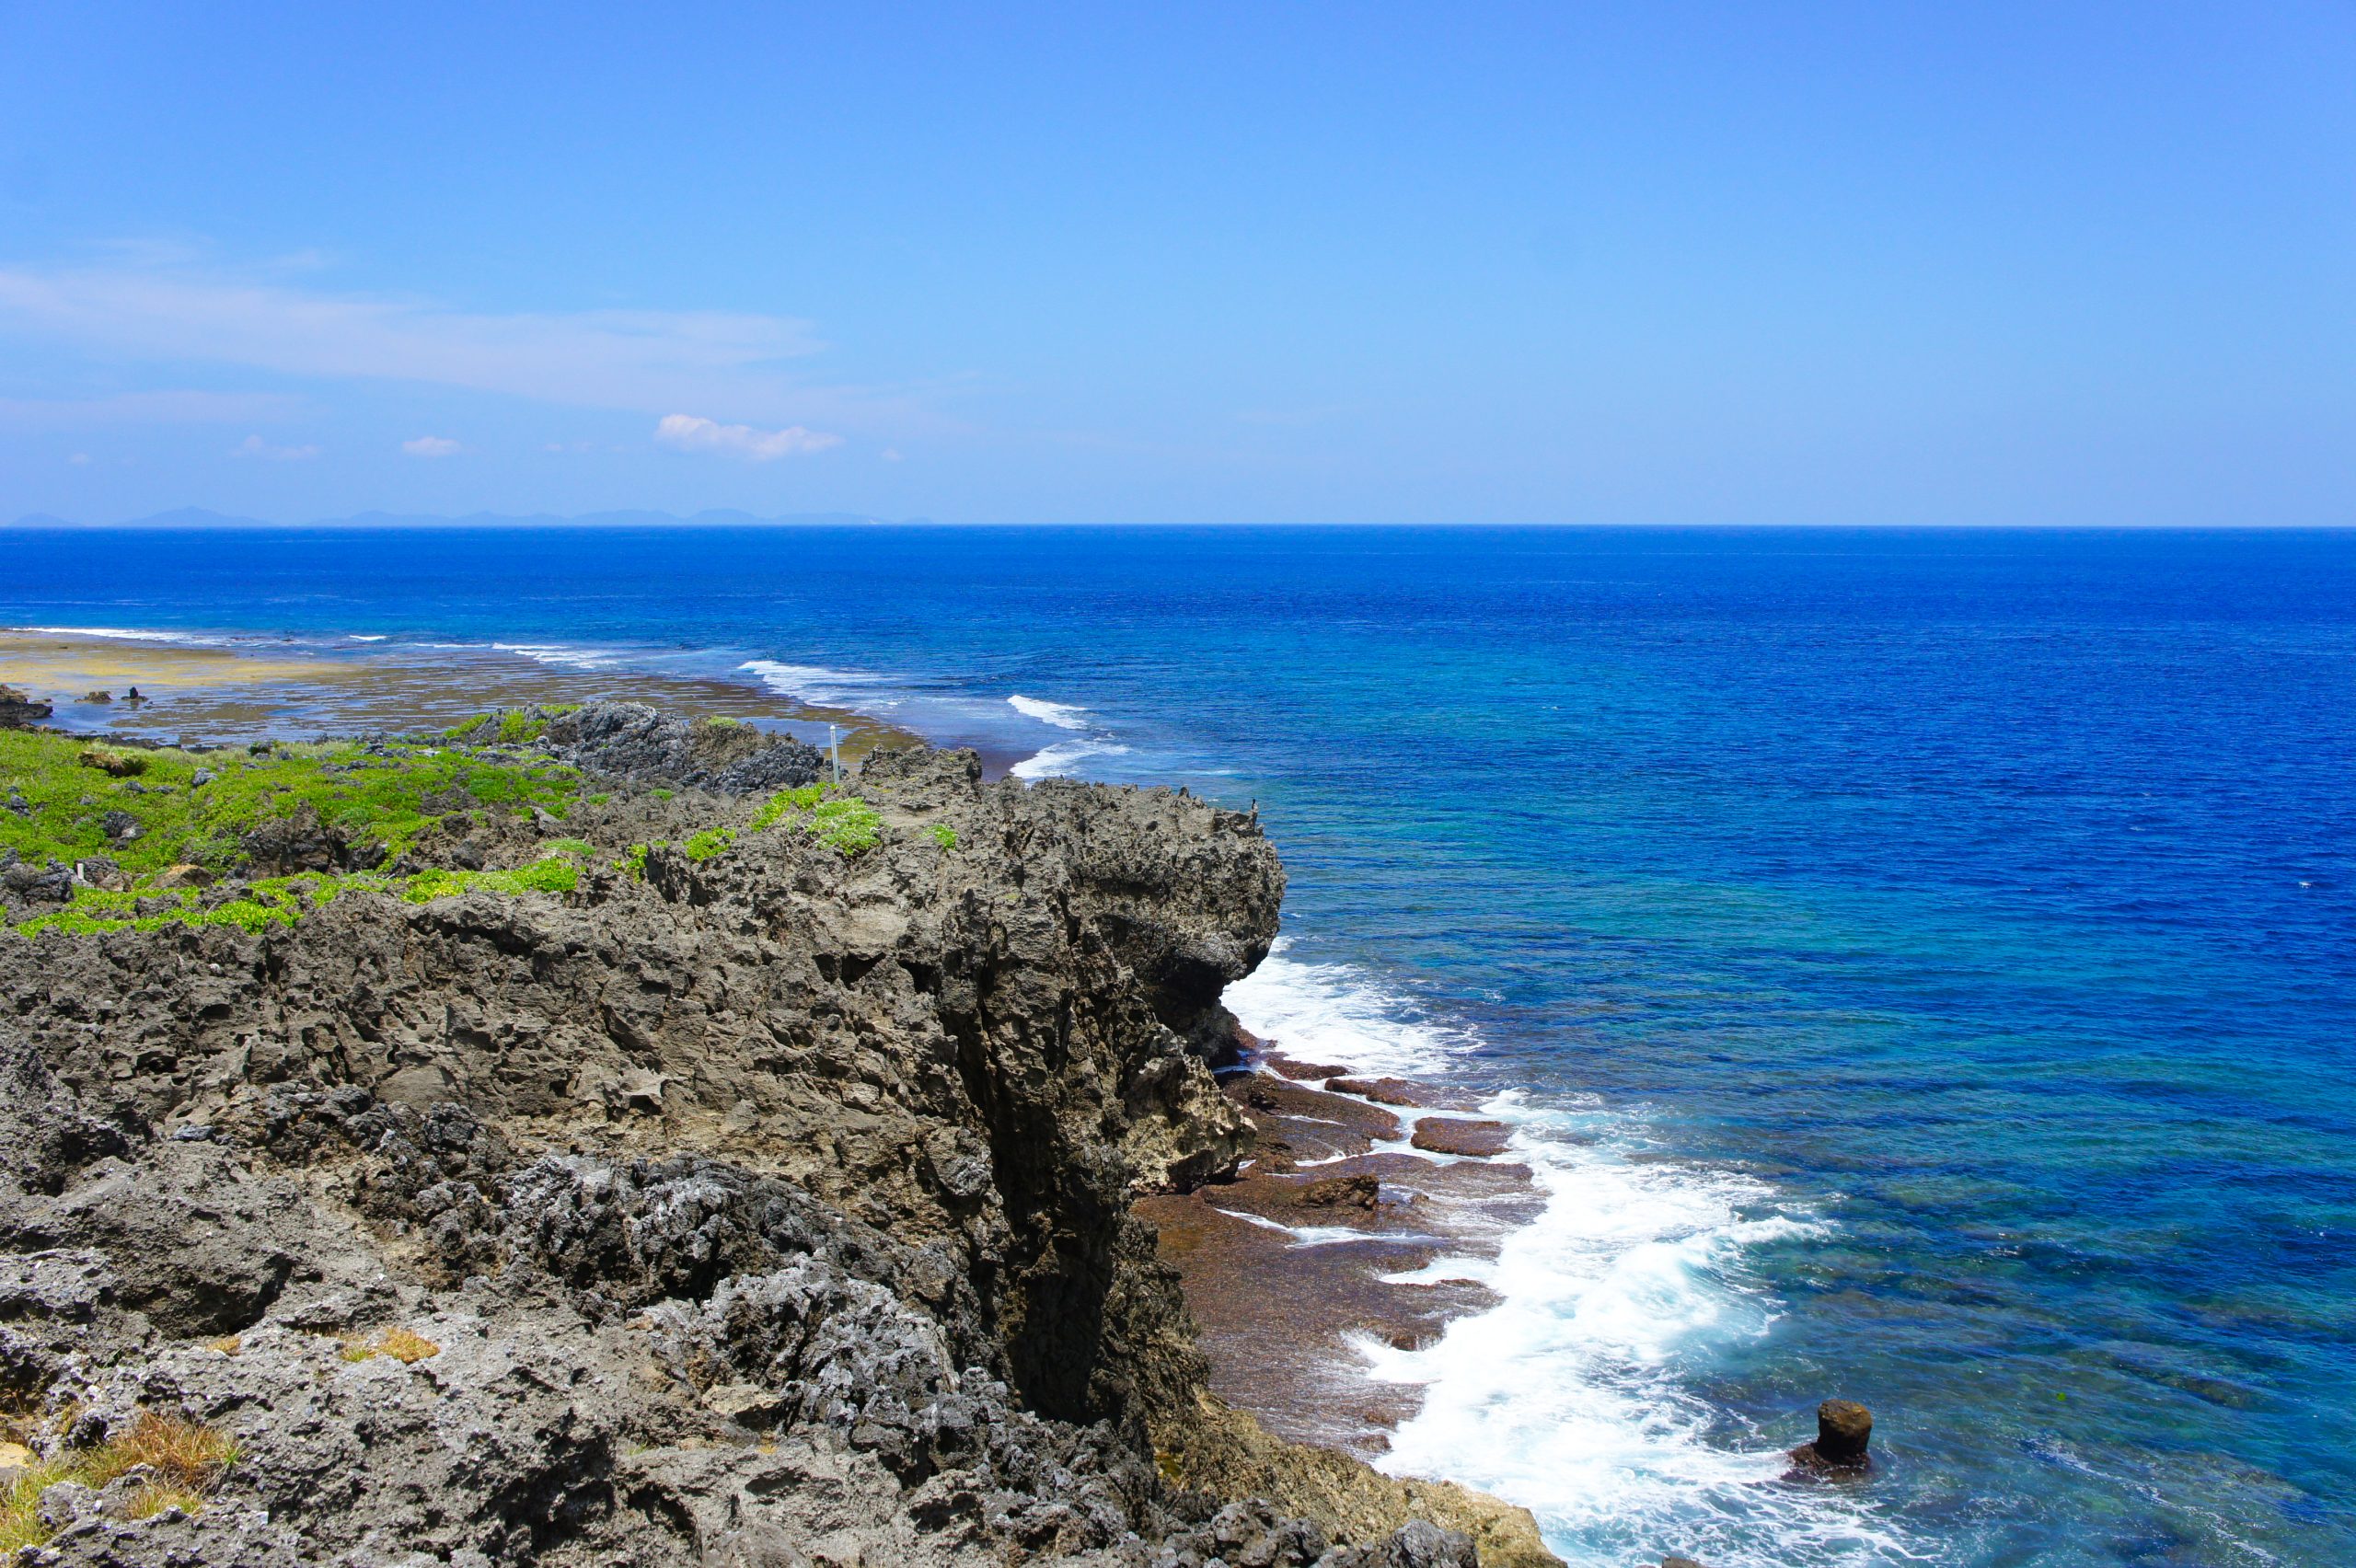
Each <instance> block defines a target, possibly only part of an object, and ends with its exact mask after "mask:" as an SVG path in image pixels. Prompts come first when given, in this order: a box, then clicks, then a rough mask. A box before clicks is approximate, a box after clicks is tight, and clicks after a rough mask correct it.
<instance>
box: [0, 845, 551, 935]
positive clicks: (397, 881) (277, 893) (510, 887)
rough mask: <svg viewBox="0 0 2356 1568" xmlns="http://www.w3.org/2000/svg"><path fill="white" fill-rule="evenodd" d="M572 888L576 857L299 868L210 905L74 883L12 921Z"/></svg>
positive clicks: (169, 916) (54, 924) (233, 915)
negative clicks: (470, 865)
mask: <svg viewBox="0 0 2356 1568" xmlns="http://www.w3.org/2000/svg"><path fill="white" fill-rule="evenodd" d="M580 887H581V866H580V862H578V861H577V860H574V859H572V858H570V857H568V856H561V855H552V856H550V857H549V858H548V859H542V860H535V861H533V862H532V863H531V864H530V865H528V866H518V867H516V868H515V869H514V870H510V871H458V870H431V871H418V872H415V873H413V874H411V875H409V876H391V875H388V874H386V873H384V872H381V871H304V872H301V873H300V874H298V875H295V876H291V877H267V878H264V879H263V880H261V881H260V882H249V883H248V884H247V885H246V886H245V887H243V888H242V889H240V890H239V896H237V897H236V898H233V899H230V900H228V901H226V902H225V903H223V904H220V905H215V906H214V907H212V908H205V907H202V905H199V904H198V902H197V900H198V898H199V897H200V896H201V895H200V894H198V892H197V890H196V889H194V888H172V889H167V890H165V891H163V892H161V893H149V894H121V893H100V892H98V890H97V889H95V888H76V889H75V893H74V901H73V902H72V903H71V904H69V905H66V906H65V907H64V908H63V909H60V910H57V911H56V912H54V913H52V914H48V915H36V916H34V917H32V918H31V919H29V920H20V921H18V922H17V930H18V931H20V932H22V933H23V934H25V935H26V936H29V937H33V936H39V935H40V933H41V932H43V931H56V932H59V933H61V934H63V935H65V936H70V937H98V936H104V935H106V934H107V933H108V932H110V931H159V930H162V929H163V928H165V927H167V926H235V927H237V928H238V929H239V930H243V931H260V930H264V929H266V928H269V927H271V926H291V925H293V924H294V923H295V921H297V920H299V919H301V918H302V917H304V916H305V915H307V914H309V913H310V912H311V911H312V910H314V909H318V908H322V907H324V906H325V905H329V904H331V903H333V902H334V901H335V900H336V899H338V898H340V897H341V896H342V895H343V894H347V893H381V894H387V895H389V896H391V897H394V898H398V899H400V900H401V901H402V902H403V903H406V904H431V903H432V902H433V900H435V899H437V898H455V897H456V896H457V895H458V894H462V893H499V894H523V893H575V892H578V891H579V890H580ZM159 905H160V906H161V907H159ZM141 910H144V911H145V912H144V913H140V912H139V911H141Z"/></svg>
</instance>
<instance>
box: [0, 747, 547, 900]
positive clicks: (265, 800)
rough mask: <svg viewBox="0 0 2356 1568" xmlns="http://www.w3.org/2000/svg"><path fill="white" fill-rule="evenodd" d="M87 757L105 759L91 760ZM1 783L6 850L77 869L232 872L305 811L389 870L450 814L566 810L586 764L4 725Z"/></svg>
mask: <svg viewBox="0 0 2356 1568" xmlns="http://www.w3.org/2000/svg"><path fill="white" fill-rule="evenodd" d="M86 755H87V756H90V757H93V758H96V759H98V760H97V761H95V762H90V763H85V762H84V761H83V760H82V758H83V757H84V756H86ZM116 758H132V759H134V760H138V761H142V762H144V763H145V765H146V766H145V767H144V768H143V769H142V770H141V771H140V772H139V773H138V774H137V775H135V776H133V775H129V774H125V775H121V776H118V775H117V774H115V773H113V772H111V771H110V770H109V769H108V767H106V766H105V764H106V762H108V761H109V760H111V759H116ZM200 776H202V779H203V781H202V783H200V782H198V779H199V778H200ZM0 780H5V781H6V784H7V786H9V787H10V788H12V789H13V790H16V791H17V793H18V794H20V795H21V796H22V797H23V799H24V801H25V804H26V806H27V808H28V809H27V811H26V812H25V813H24V814H22V815H18V814H17V813H15V812H13V811H0V847H6V848H9V849H14V850H16V851H17V854H19V855H21V856H23V857H24V858H25V859H29V860H36V861H38V860H39V859H41V858H42V857H44V856H52V857H54V858H56V859H59V860H62V861H65V862H67V863H69V864H70V863H71V862H73V861H75V860H77V859H87V858H88V857H90V856H93V855H105V856H108V857H110V858H111V859H113V860H114V861H115V862H116V863H117V864H119V865H120V866H121V867H122V869H123V870H125V871H126V872H128V873H129V874H130V875H131V877H132V878H133V881H134V882H139V881H142V880H144V879H146V878H148V877H152V876H153V875H154V874H155V873H156V872H160V871H162V870H165V869H166V868H167V867H170V866H177V865H196V866H202V867H204V868H205V869H206V870H211V871H213V872H214V873H215V874H219V873H221V872H224V871H226V870H229V869H231V868H232V867H234V866H235V865H237V863H238V862H239V860H240V859H242V858H243V850H242V848H241V847H240V840H241V839H243V838H244V836H246V835H247V834H249V833H251V832H253V831H254V830H255V829H256V828H259V827H261V826H263V825H264V824H268V823H270V822H271V821H274V820H282V819H285V818H291V817H294V816H295V815H296V814H297V813H300V812H301V811H302V810H303V808H304V807H306V806H308V807H310V808H311V809H312V810H313V811H315V812H317V813H318V819H319V822H320V824H322V825H323V826H326V827H329V828H334V829H339V830H341V832H342V833H344V834H345V835H346V836H348V837H349V838H351V839H352V841H354V842H357V843H364V844H373V845H376V846H380V847H381V848H382V851H383V859H382V860H381V861H380V862H379V863H380V864H387V865H388V864H390V863H391V862H392V861H393V860H394V859H397V858H398V856H400V855H401V854H402V853H403V852H405V851H406V850H408V849H409V848H410V846H411V845H413V844H414V843H415V842H416V841H417V839H418V837H419V836H421V835H422V834H423V833H425V832H426V831H427V830H428V829H429V828H431V827H432V826H433V824H435V823H436V822H437V821H439V820H440V819H441V818H442V817H443V816H445V815H447V814H449V813H452V812H456V811H468V810H472V809H475V808H477V807H494V808H501V809H505V810H509V811H514V812H519V813H522V812H528V811H530V810H531V809H533V808H534V807H538V808H539V809H541V810H543V811H546V812H548V813H549V814H550V815H552V816H559V817H561V816H563V815H564V814H565V813H567V812H568V811H570V810H571V809H572V802H573V801H575V800H577V799H578V798H579V797H580V793H581V775H580V772H579V770H578V769H576V768H573V767H567V766H565V765H563V764H560V763H555V762H533V761H524V762H495V761H491V760H488V759H486V758H483V757H480V756H478V755H473V754H472V753H469V752H465V751H452V750H445V749H442V748H438V747H429V746H418V745H408V744H386V745H383V746H382V747H380V748H377V749H373V750H372V749H371V748H369V747H367V746H364V745H362V744H358V743H356V742H349V741H339V742H328V743H323V744H315V745H283V744H282V745H277V746H273V747H271V749H269V750H268V751H265V752H245V751H234V750H232V751H217V752H184V751H179V750H176V749H172V748H163V749H158V750H152V751H151V750H140V751H136V752H133V751H132V750H130V749H129V748H123V749H121V750H118V749H115V748H111V747H101V746H93V745H88V744H86V743H84V742H82V741H79V740H76V739H74V738H72V737H70V736H65V735H52V734H42V733H37V732H30V731H0ZM110 829H111V831H110Z"/></svg>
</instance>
